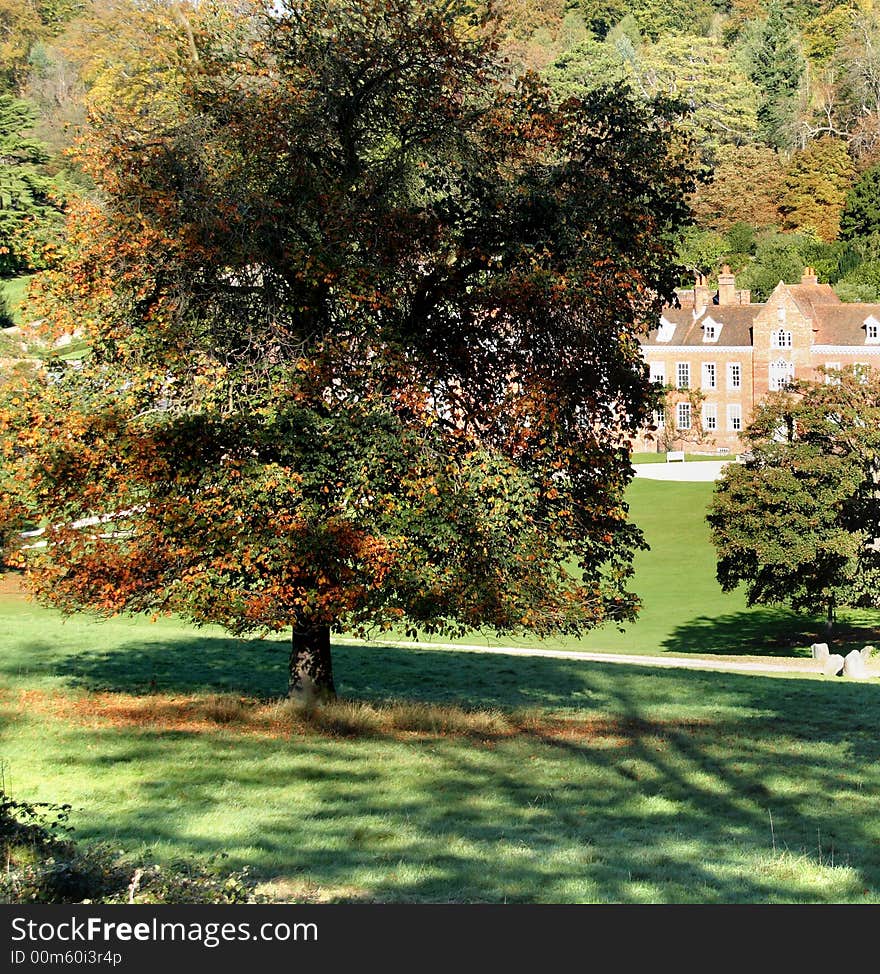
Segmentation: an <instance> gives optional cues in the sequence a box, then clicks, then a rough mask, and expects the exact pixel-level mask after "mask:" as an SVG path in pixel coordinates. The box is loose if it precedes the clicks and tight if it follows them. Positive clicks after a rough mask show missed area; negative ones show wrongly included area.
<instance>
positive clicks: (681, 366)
mask: <svg viewBox="0 0 880 974" xmlns="http://www.w3.org/2000/svg"><path fill="white" fill-rule="evenodd" d="M682 371H683V372H684V375H685V379H684V382H682V379H681V377H682ZM690 387H691V363H690V362H676V363H675V388H676V389H690Z"/></svg>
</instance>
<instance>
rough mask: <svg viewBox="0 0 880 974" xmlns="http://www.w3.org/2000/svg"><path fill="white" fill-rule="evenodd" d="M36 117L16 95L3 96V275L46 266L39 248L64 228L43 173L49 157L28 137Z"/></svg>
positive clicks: (0, 186)
mask: <svg viewBox="0 0 880 974" xmlns="http://www.w3.org/2000/svg"><path fill="white" fill-rule="evenodd" d="M35 117H36V113H35V112H34V110H33V108H31V106H30V105H29V104H28V103H27V102H24V101H21V100H20V99H18V98H14V97H13V96H12V95H0V274H7V275H8V274H17V273H21V272H23V271H27V270H33V269H36V268H38V267H40V266H42V261H41V257H40V254H39V249H40V248H39V246H36V247H35V246H34V245H33V243H32V239H31V238H36V239H37V240H40V239H43V240H45V238H46V236H47V235H50V234H51V233H52V231H53V230H54V229H56V228H57V227H58V226H59V223H60V205H59V203H58V202H57V201H56V200H55V199H54V198H53V197H54V185H53V182H52V180H51V179H50V178H49V177H48V176H46V175H45V174H44V173H43V172H41V170H40V166H41V164H42V163H44V162H45V161H46V160H47V158H48V154H47V152H46V149H45V146H44V145H43V144H42V143H41V142H40V141H39V140H37V139H34V138H31V137H30V136H29V135H28V134H27V132H28V130H29V129H30V128H31V126H32V125H33V123H34V121H35Z"/></svg>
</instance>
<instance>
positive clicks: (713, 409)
mask: <svg viewBox="0 0 880 974" xmlns="http://www.w3.org/2000/svg"><path fill="white" fill-rule="evenodd" d="M703 429H704V430H706V432H707V433H714V432H715V431H716V430H717V429H718V406H717V405H716V404H715V403H714V402H706V403H703Z"/></svg>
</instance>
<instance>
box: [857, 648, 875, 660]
mask: <svg viewBox="0 0 880 974" xmlns="http://www.w3.org/2000/svg"><path fill="white" fill-rule="evenodd" d="M859 652H860V653H861V654H862V659H863V660H864V662H865V663H867V662H868V661H869V660H870V659H871V654H872V653H873V652H874V647H873V646H863V647H862V648H861V649H860V650H859Z"/></svg>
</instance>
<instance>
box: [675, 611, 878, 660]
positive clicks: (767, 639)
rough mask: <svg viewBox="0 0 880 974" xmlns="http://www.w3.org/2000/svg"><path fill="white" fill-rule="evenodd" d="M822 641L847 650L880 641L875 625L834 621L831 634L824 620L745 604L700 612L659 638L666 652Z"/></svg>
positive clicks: (789, 649) (765, 649) (768, 648)
mask: <svg viewBox="0 0 880 974" xmlns="http://www.w3.org/2000/svg"><path fill="white" fill-rule="evenodd" d="M816 642H827V643H828V644H829V646H830V647H831V651H832V652H836V653H841V654H843V655H846V653H848V652H849V651H850V650H851V649H861V647H862V646H864V645H865V644H866V643H873V642H878V643H880V629H878V628H877V627H874V626H869V625H857V624H853V623H848V622H840V623H837V624H836V625H835V627H834V631H833V633H832V636H831V638H829V637H828V635H827V633H826V630H825V624H824V620H822V619H817V618H810V617H809V616H799V615H795V614H794V613H790V612H780V611H778V610H776V611H773V610H769V609H767V610H763V609H749V610H748V611H745V612H735V613H732V614H730V615H724V616H715V617H709V616H699V617H698V618H696V619H692V620H690V621H689V622H687V623H685V624H684V625H681V626H678V627H676V628H675V629H674V630H673V631H672V632H671V633H670V634H669V636H668V637H667V638H666V639H665V640H664V641H663V643H662V644H661V645H662V647H663V649H664V651H666V652H668V653H695V654H699V655H704V656H711V655H719V656H801V657H809V656H810V645H811V644H812V643H816Z"/></svg>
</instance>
